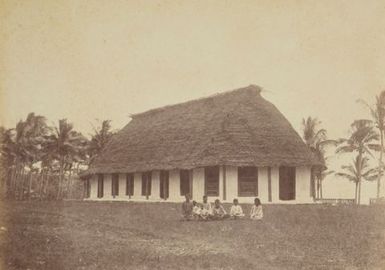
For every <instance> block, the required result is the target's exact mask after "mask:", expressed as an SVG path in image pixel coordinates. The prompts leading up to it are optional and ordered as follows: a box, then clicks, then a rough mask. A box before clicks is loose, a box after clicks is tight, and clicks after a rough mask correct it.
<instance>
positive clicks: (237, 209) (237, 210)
mask: <svg viewBox="0 0 385 270" xmlns="http://www.w3.org/2000/svg"><path fill="white" fill-rule="evenodd" d="M244 216H245V214H244V213H243V210H242V207H241V206H240V205H239V204H238V199H234V200H233V205H232V206H231V208H230V217H231V218H233V219H237V218H240V217H244Z"/></svg>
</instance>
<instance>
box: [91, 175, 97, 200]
mask: <svg viewBox="0 0 385 270" xmlns="http://www.w3.org/2000/svg"><path fill="white" fill-rule="evenodd" d="M89 181H90V185H91V190H90V199H97V198H98V176H97V175H93V176H92V177H91V178H90V180H89Z"/></svg>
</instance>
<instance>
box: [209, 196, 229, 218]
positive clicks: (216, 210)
mask: <svg viewBox="0 0 385 270" xmlns="http://www.w3.org/2000/svg"><path fill="white" fill-rule="evenodd" d="M212 211H213V214H212V218H213V219H216V220H219V219H225V218H227V217H229V215H228V214H227V212H226V210H225V209H224V208H223V205H222V204H221V202H220V201H219V200H218V199H216V200H215V203H214V207H213V209H212Z"/></svg>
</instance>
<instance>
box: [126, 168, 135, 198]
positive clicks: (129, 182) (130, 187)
mask: <svg viewBox="0 0 385 270" xmlns="http://www.w3.org/2000/svg"><path fill="white" fill-rule="evenodd" d="M126 195H127V196H133V195H134V174H132V173H128V174H126Z"/></svg>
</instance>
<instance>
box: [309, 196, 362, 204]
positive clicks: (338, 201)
mask: <svg viewBox="0 0 385 270" xmlns="http://www.w3.org/2000/svg"><path fill="white" fill-rule="evenodd" d="M315 201H316V203H321V204H332V205H351V204H354V199H329V198H327V199H316V200H315Z"/></svg>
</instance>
